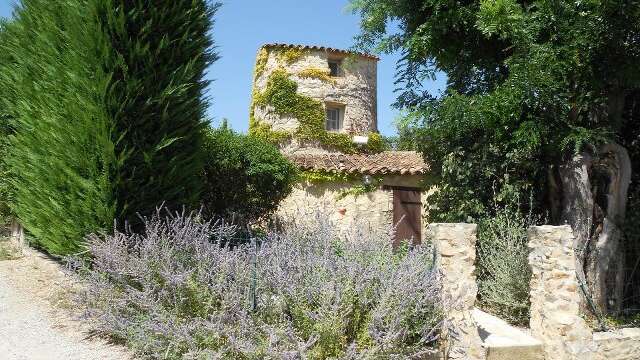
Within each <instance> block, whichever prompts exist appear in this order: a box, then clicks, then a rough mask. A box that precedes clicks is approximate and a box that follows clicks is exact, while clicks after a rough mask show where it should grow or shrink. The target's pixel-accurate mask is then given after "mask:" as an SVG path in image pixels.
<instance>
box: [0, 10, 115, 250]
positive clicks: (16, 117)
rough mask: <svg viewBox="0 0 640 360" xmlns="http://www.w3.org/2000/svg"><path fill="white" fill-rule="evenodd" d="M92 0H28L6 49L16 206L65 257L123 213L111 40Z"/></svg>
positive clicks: (3, 77) (0, 71) (36, 234)
mask: <svg viewBox="0 0 640 360" xmlns="http://www.w3.org/2000/svg"><path fill="white" fill-rule="evenodd" d="M88 3H89V2H88V1H78V0H60V1H55V2H51V1H49V0H23V1H22V6H21V7H20V8H19V9H17V12H16V20H14V21H12V22H11V23H9V24H7V25H6V29H5V31H6V33H5V34H4V36H3V42H2V44H1V46H2V48H1V49H0V52H2V53H3V54H4V55H3V60H4V61H3V62H2V64H0V87H1V88H2V89H3V90H2V96H1V101H2V107H3V108H4V109H5V111H6V112H7V113H8V119H9V124H8V125H9V126H10V127H11V130H12V135H10V136H9V138H8V143H9V144H8V148H9V153H8V154H7V157H6V158H5V159H4V162H5V165H6V168H7V170H8V172H9V173H10V174H11V176H10V177H9V179H8V180H9V184H10V186H11V188H12V190H11V191H12V193H13V202H12V203H11V204H10V205H11V207H12V210H13V212H14V213H15V214H16V216H17V217H18V218H19V219H20V221H21V222H22V224H23V225H24V226H25V228H26V229H27V230H28V232H29V233H30V234H31V235H32V236H33V238H34V240H35V242H36V244H38V245H40V246H42V247H44V248H45V249H46V250H48V251H50V252H52V253H56V254H64V253H69V252H73V251H78V250H79V249H80V242H79V240H80V239H81V238H82V237H83V236H84V235H85V234H86V233H88V232H92V231H99V230H101V229H105V228H106V227H108V226H109V224H110V223H111V222H112V221H113V220H112V219H113V214H114V206H113V205H114V199H113V196H112V193H113V191H112V187H111V183H110V182H111V181H110V173H111V169H112V167H113V165H114V159H115V157H114V151H113V146H112V141H111V126H110V121H109V118H108V117H107V112H106V111H105V109H104V106H103V105H102V102H103V101H102V97H101V92H103V89H105V88H106V86H107V84H108V74H106V73H105V72H104V71H103V69H102V67H101V66H99V64H100V59H101V57H102V56H103V55H104V50H105V45H106V44H105V42H104V41H103V40H102V37H101V36H99V35H100V34H99V32H98V31H97V30H98V27H97V24H96V22H95V21H91V15H90V12H87V11H86V9H87V5H88Z"/></svg>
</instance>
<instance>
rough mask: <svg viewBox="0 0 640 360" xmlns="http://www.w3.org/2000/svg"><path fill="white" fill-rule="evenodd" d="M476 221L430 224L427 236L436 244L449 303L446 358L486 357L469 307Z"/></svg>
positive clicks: (473, 291)
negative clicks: (449, 330)
mask: <svg viewBox="0 0 640 360" xmlns="http://www.w3.org/2000/svg"><path fill="white" fill-rule="evenodd" d="M476 233H477V226H476V225H475V224H430V225H429V226H428V227H427V234H426V239H427V241H428V242H430V243H432V244H433V245H434V246H435V248H436V253H437V254H438V259H437V264H438V266H439V268H440V269H441V271H442V276H443V287H444V290H445V294H447V297H448V298H447V299H446V300H445V303H446V304H447V305H448V307H449V308H448V309H447V319H448V321H449V322H450V325H451V326H452V328H453V329H455V333H451V334H450V335H451V336H449V337H445V339H446V343H447V344H448V346H447V347H448V349H447V353H448V354H447V355H448V357H447V358H449V359H468V360H475V359H485V357H486V354H485V350H484V349H483V348H482V341H481V339H480V335H479V333H478V327H477V325H476V323H475V321H474V320H473V316H472V311H473V308H474V305H475V302H476V297H477V295H478V286H477V284H476V276H475V260H476Z"/></svg>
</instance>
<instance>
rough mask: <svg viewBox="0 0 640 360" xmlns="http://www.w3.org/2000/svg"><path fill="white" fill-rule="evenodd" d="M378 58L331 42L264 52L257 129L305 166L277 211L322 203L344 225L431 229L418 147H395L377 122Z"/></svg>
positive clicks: (406, 234)
mask: <svg viewBox="0 0 640 360" xmlns="http://www.w3.org/2000/svg"><path fill="white" fill-rule="evenodd" d="M377 62H378V58H377V57H375V56H373V55H369V54H363V53H355V52H349V51H345V50H339V49H334V48H328V47H320V46H303V45H289V44H267V45H264V46H263V47H262V48H261V49H260V50H259V51H258V57H257V60H256V71H255V75H254V89H253V94H252V96H253V100H252V104H251V109H250V110H251V116H250V127H249V128H250V133H253V134H256V135H258V136H263V137H265V138H266V139H268V140H270V141H274V142H276V143H277V145H279V148H280V150H281V152H282V153H283V154H284V155H285V156H287V157H288V158H289V159H290V160H291V161H292V162H293V163H294V164H296V165H298V167H299V168H300V170H301V171H302V172H303V174H304V175H306V176H303V178H304V181H301V182H300V183H298V184H297V186H296V187H295V189H294V191H293V193H292V194H291V195H290V196H289V198H287V199H285V200H284V201H283V202H282V204H281V206H280V209H279V211H278V213H277V215H278V216H290V214H293V213H299V212H300V210H301V209H303V210H305V211H316V210H318V209H322V211H323V212H328V213H329V214H331V216H332V217H333V220H335V221H336V222H337V223H338V224H340V226H344V227H348V226H350V225H351V224H353V223H354V222H355V221H358V222H365V223H367V224H368V225H369V226H374V227H387V228H391V227H392V226H397V235H398V239H399V240H401V238H402V239H405V238H406V239H409V238H412V239H414V240H413V241H421V239H422V235H423V234H424V229H423V221H422V208H423V203H422V202H423V199H424V197H425V196H424V194H425V193H424V191H423V189H422V177H423V175H424V174H425V173H426V171H427V169H428V168H427V166H426V164H425V163H424V161H423V159H422V156H421V155H420V154H418V153H416V152H411V151H404V152H397V151H388V150H385V149H384V147H383V142H382V138H381V136H380V135H379V133H378V121H377Z"/></svg>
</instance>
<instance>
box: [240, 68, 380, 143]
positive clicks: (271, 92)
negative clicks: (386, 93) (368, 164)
mask: <svg viewBox="0 0 640 360" xmlns="http://www.w3.org/2000/svg"><path fill="white" fill-rule="evenodd" d="M297 90H298V84H297V83H296V82H295V81H294V80H291V79H290V78H289V74H287V72H286V71H285V70H284V69H277V70H275V71H273V73H271V75H270V76H269V79H268V81H267V87H266V89H265V90H264V92H262V93H259V92H256V91H254V94H253V102H252V106H251V114H250V122H249V125H250V127H249V133H250V134H251V135H255V136H259V137H261V138H263V139H265V140H267V141H272V142H274V143H278V142H279V141H281V140H282V139H284V138H285V136H284V134H283V133H282V132H278V133H276V134H272V133H270V132H271V129H270V128H269V127H268V125H267V127H265V126H261V125H260V124H261V121H260V119H256V118H255V117H254V114H253V109H254V107H256V106H267V105H269V106H272V107H273V108H274V110H275V112H276V113H277V114H278V115H282V116H293V117H295V118H296V119H298V121H299V122H300V125H299V126H298V128H297V129H296V131H295V133H294V134H290V135H291V136H295V137H296V138H298V139H300V140H302V141H319V142H320V143H321V144H323V145H325V146H328V147H330V148H334V149H336V150H338V151H341V152H345V153H355V152H369V153H375V152H380V151H382V150H384V149H385V143H384V141H383V139H382V137H381V136H380V135H379V134H376V133H371V134H369V142H368V143H367V145H365V146H364V147H359V146H358V145H356V144H354V143H353V141H352V140H351V136H350V135H349V134H345V133H335V132H329V131H326V130H325V128H324V122H325V117H326V115H325V111H324V106H323V105H322V103H321V102H320V101H318V100H315V99H312V98H310V97H308V96H304V95H300V94H298V93H297Z"/></svg>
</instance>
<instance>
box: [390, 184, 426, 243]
mask: <svg viewBox="0 0 640 360" xmlns="http://www.w3.org/2000/svg"><path fill="white" fill-rule="evenodd" d="M421 195H422V193H421V192H420V190H418V189H410V188H409V189H407V188H396V189H393V224H394V225H395V226H396V227H397V228H396V236H395V239H394V241H393V245H394V246H397V245H398V244H399V243H400V242H402V241H404V240H407V241H409V242H410V243H411V244H414V245H416V244H420V241H421V239H422V201H421V197H422V196H421Z"/></svg>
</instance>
